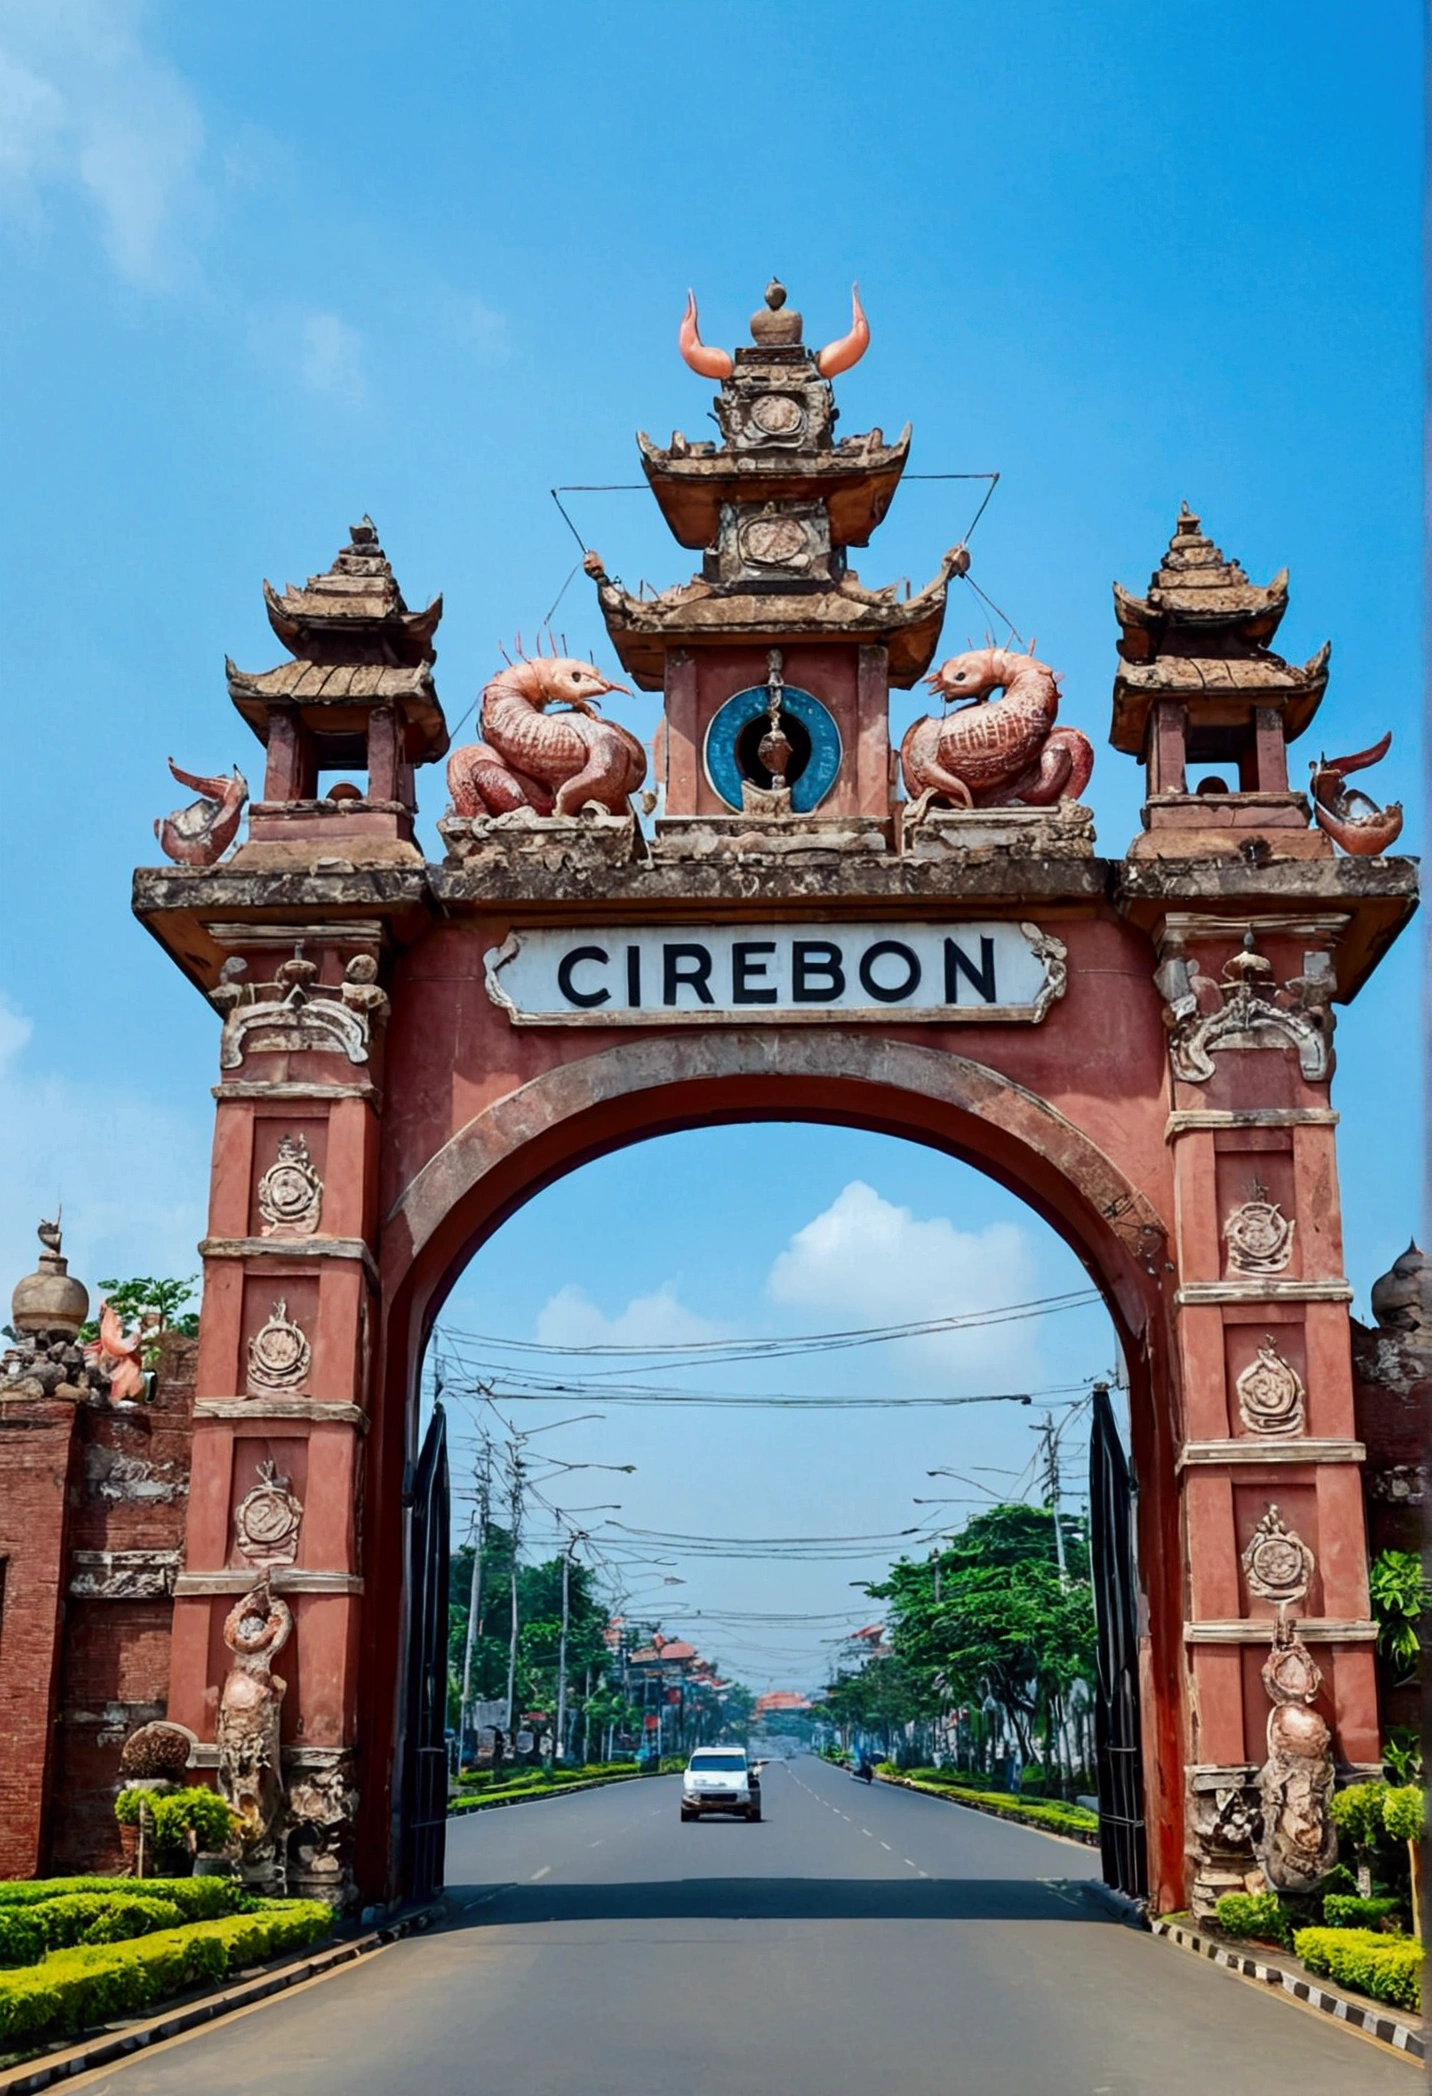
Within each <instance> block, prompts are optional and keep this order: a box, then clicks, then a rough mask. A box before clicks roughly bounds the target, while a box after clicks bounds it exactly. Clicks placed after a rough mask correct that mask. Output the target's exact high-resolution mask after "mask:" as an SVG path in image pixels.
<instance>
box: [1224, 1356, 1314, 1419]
mask: <svg viewBox="0 0 1432 2096" xmlns="http://www.w3.org/2000/svg"><path fill="white" fill-rule="evenodd" d="M1234 1388H1235V1389H1236V1390H1237V1392H1238V1416H1239V1418H1240V1419H1241V1420H1242V1421H1243V1424H1244V1425H1245V1426H1246V1427H1247V1429H1248V1431H1249V1433H1250V1434H1301V1433H1302V1431H1303V1400H1304V1398H1305V1397H1306V1395H1307V1393H1306V1391H1305V1390H1304V1388H1303V1379H1302V1377H1301V1376H1300V1375H1299V1374H1298V1371H1297V1369H1296V1368H1294V1367H1293V1365H1292V1363H1291V1362H1290V1361H1285V1360H1284V1359H1283V1356H1282V1355H1281V1354H1280V1353H1279V1352H1278V1349H1277V1348H1276V1347H1275V1346H1274V1344H1273V1339H1272V1335H1271V1333H1270V1334H1269V1336H1268V1338H1267V1339H1265V1340H1264V1342H1263V1344H1262V1345H1261V1346H1260V1347H1259V1349H1258V1354H1257V1358H1256V1360H1253V1361H1250V1362H1249V1364H1248V1366H1247V1367H1246V1368H1245V1369H1244V1371H1243V1373H1242V1375H1240V1376H1239V1378H1238V1380H1237V1382H1236V1383H1235V1385H1234Z"/></svg>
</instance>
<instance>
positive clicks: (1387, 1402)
mask: <svg viewBox="0 0 1432 2096" xmlns="http://www.w3.org/2000/svg"><path fill="white" fill-rule="evenodd" d="M1352 1367H1353V1412H1354V1417H1355V1419H1356V1422H1357V1437H1358V1439H1359V1440H1360V1441H1361V1442H1363V1444H1364V1445H1365V1446H1366V1449H1367V1462H1366V1464H1365V1466H1364V1469H1363V1498H1364V1504H1365V1506H1366V1509H1367V1553H1368V1557H1369V1559H1372V1558H1375V1557H1376V1556H1377V1555H1378V1553H1379V1551H1383V1550H1409V1551H1414V1552H1416V1551H1420V1550H1421V1548H1422V1523H1423V1518H1424V1516H1425V1514H1426V1511H1427V1509H1426V1504H1425V1501H1426V1497H1427V1490H1428V1429H1429V1424H1432V1355H1429V1350H1428V1347H1427V1343H1426V1340H1425V1338H1424V1337H1423V1335H1422V1334H1421V1333H1408V1332H1401V1331H1398V1330H1396V1329H1395V1328H1391V1327H1389V1326H1386V1325H1378V1326H1369V1325H1363V1324H1359V1323H1357V1322H1356V1321H1355V1320H1354V1322H1353V1327H1352ZM1377 1676H1378V1704H1379V1716H1380V1718H1381V1721H1382V1727H1383V1731H1384V1733H1386V1732H1388V1731H1390V1730H1391V1729H1392V1728H1393V1727H1394V1726H1415V1725H1417V1724H1418V1723H1419V1720H1420V1715H1421V1713H1420V1700H1419V1692H1418V1689H1417V1687H1416V1685H1415V1684H1407V1683H1402V1684H1399V1683H1397V1682H1396V1681H1394V1679H1393V1678H1392V1670H1391V1669H1390V1667H1389V1666H1388V1665H1387V1663H1386V1662H1385V1661H1383V1660H1382V1659H1379V1661H1378V1668H1377Z"/></svg>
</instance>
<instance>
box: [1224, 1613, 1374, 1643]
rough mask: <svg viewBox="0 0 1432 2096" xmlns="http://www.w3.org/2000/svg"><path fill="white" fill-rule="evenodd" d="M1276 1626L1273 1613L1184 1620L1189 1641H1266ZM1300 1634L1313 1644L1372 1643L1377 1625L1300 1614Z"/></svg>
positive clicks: (1353, 1620) (1357, 1620) (1347, 1619)
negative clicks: (1187, 1621)
mask: <svg viewBox="0 0 1432 2096" xmlns="http://www.w3.org/2000/svg"><path fill="white" fill-rule="evenodd" d="M1276 1628H1277V1625H1276V1623H1275V1622H1274V1620H1273V1618H1272V1617H1271V1616H1259V1617H1254V1616H1236V1617H1232V1618H1230V1619H1229V1620H1227V1621H1225V1622H1206V1623H1185V1624H1184V1626H1183V1641H1184V1643H1185V1644H1186V1645H1266V1644H1267V1643H1268V1641H1269V1640H1270V1638H1271V1637H1272V1635H1273V1632H1274V1630H1275V1629H1276ZM1297 1628H1298V1636H1299V1637H1300V1638H1302V1639H1304V1640H1305V1641H1306V1642H1308V1643H1310V1644H1320V1645H1371V1644H1373V1643H1375V1642H1376V1638H1377V1625H1376V1624H1375V1623H1368V1622H1363V1621H1360V1620H1359V1619H1357V1618H1355V1617H1353V1618H1347V1617H1339V1616H1299V1618H1298V1624H1297Z"/></svg>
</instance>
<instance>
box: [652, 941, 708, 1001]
mask: <svg viewBox="0 0 1432 2096" xmlns="http://www.w3.org/2000/svg"><path fill="white" fill-rule="evenodd" d="M710 983H711V949H710V948H709V947H708V946H699V945H697V944H696V943H695V941H693V942H692V944H691V945H690V946H663V947H662V949H661V1001H662V1003H663V1004H675V1002H676V993H677V991H678V990H680V989H688V990H694V991H695V992H696V995H697V997H698V998H699V999H700V1001H701V1003H702V1004H714V1003H715V1002H716V1000H715V998H714V997H713V996H712V995H711V989H710Z"/></svg>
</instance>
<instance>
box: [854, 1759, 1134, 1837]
mask: <svg viewBox="0 0 1432 2096" xmlns="http://www.w3.org/2000/svg"><path fill="white" fill-rule="evenodd" d="M879 1773H880V1774H882V1775H884V1774H886V1773H887V1765H885V1764H882V1765H881V1768H880V1770H879ZM898 1780H899V1781H900V1782H902V1783H906V1784H908V1785H909V1786H910V1788H911V1789H912V1790H923V1791H926V1792H928V1793H929V1795H930V1796H931V1797H937V1798H949V1799H950V1801H951V1803H952V1804H956V1805H972V1806H974V1807H976V1808H977V1809H978V1810H981V1811H984V1812H992V1813H994V1814H996V1815H997V1816H998V1817H999V1818H1000V1819H1010V1820H1015V1821H1017V1822H1019V1823H1021V1824H1023V1825H1025V1826H1031V1827H1040V1828H1043V1829H1045V1830H1046V1831H1047V1832H1049V1833H1051V1834H1068V1835H1073V1836H1075V1837H1076V1838H1078V1837H1082V1836H1083V1835H1086V1834H1094V1833H1097V1832H1098V1828H1099V1815H1098V1813H1097V1812H1090V1811H1089V1809H1088V1807H1087V1806H1084V1805H1065V1804H1054V1803H1040V1802H1038V1801H1037V1800H1035V1799H1033V1798H1027V1799H1025V1798H1015V1797H1011V1796H1010V1795H1009V1794H1008V1792H1006V1791H1001V1790H970V1789H967V1788H965V1787H964V1786H962V1785H961V1784H958V1783H951V1782H948V1781H943V1780H942V1781H938V1782H924V1781H919V1780H917V1779H916V1778H915V1777H913V1776H902V1777H899V1778H898Z"/></svg>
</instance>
